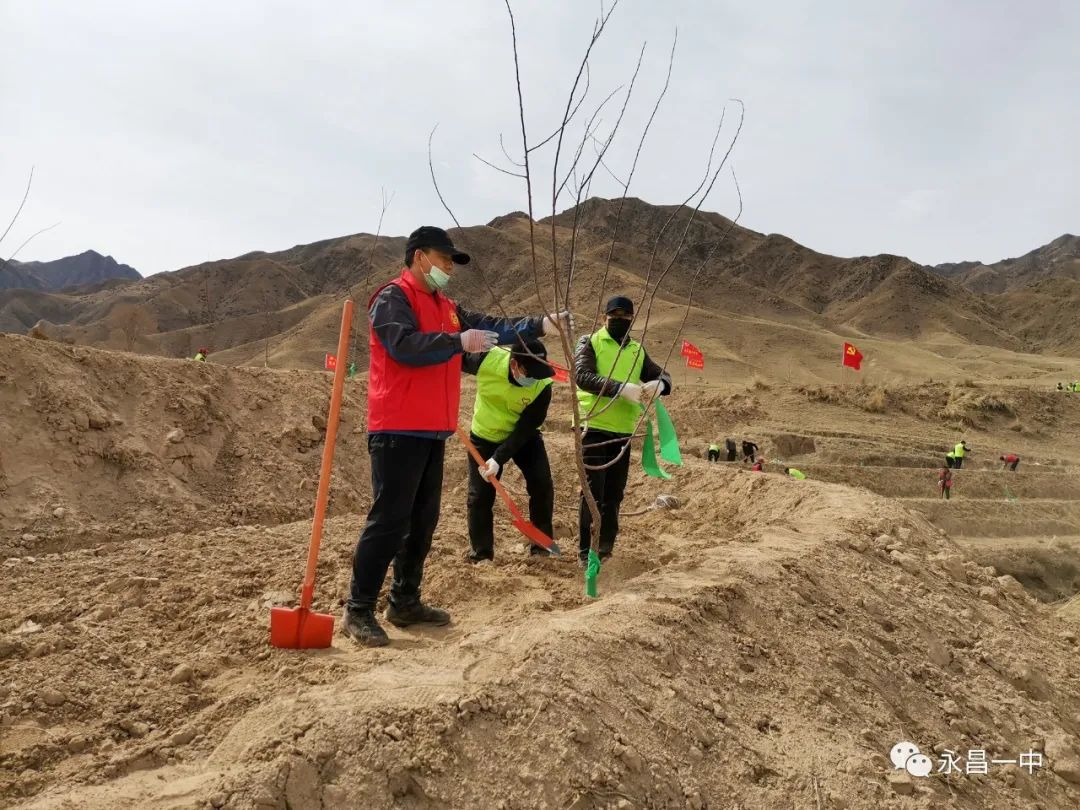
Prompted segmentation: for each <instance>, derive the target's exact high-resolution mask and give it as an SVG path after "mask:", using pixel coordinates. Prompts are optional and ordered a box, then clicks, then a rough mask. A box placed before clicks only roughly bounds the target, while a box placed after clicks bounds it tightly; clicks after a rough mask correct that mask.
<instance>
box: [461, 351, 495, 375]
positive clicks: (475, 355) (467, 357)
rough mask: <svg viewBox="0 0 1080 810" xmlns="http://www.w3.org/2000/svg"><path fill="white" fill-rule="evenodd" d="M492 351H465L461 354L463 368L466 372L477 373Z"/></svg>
mask: <svg viewBox="0 0 1080 810" xmlns="http://www.w3.org/2000/svg"><path fill="white" fill-rule="evenodd" d="M488 354H490V352H465V354H463V355H461V370H462V371H463V372H465V373H466V374H473V375H475V374H476V373H477V372H478V371H480V364H481V363H483V362H484V358H485V357H487V356H488Z"/></svg>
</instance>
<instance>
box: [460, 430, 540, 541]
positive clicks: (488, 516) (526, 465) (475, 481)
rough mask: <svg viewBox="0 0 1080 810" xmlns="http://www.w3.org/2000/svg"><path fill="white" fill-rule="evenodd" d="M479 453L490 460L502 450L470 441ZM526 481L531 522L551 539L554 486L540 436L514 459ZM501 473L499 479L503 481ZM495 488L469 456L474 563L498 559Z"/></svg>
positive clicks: (477, 440) (475, 439)
mask: <svg viewBox="0 0 1080 810" xmlns="http://www.w3.org/2000/svg"><path fill="white" fill-rule="evenodd" d="M470 438H471V439H472V443H473V444H474V445H475V446H476V449H477V451H478V452H479V453H480V455H482V456H483V457H484V458H485V459H488V458H491V456H492V454H493V453H494V452H495V450H496V449H498V447H499V443H498V442H489V441H488V440H487V439H481V438H480V437H479V436H476V435H473V436H471V437H470ZM512 461H513V462H514V463H515V464H517V466H518V469H519V470H521V474H522V476H524V478H525V489H526V490H527V491H528V493H529V521H530V522H531V523H532V524H533V525H534V526H535V527H536V528H538V529H539V530H540V531H542V532H543V533H544V534H546V535H547V536H548V537H551V535H552V526H551V522H552V515H553V513H554V511H555V486H554V484H552V482H551V466H550V465H549V464H548V456H547V449H546V448H545V447H544V438H543V437H542V436H541V435H540V434H539V433H537V434H536V435H535V436H533V438H531V439H529V441H527V442H525V444H523V445H522V446H521V447H520V448H519V449H518V451H517V452H516V453H514V455H513V457H512ZM504 470H505V465H504V468H503V470H499V475H498V478H500V479H501V478H502V474H503V471H504ZM494 505H495V487H493V486H492V485H491V484H489V483H488V482H487V481H486V480H485V479H483V478H481V477H480V468H479V466H477V463H476V462H475V461H474V460H473V457H472V454H470V455H469V545H470V546H471V553H470V556H471V557H472V558H473V559H475V560H491V559H494V557H495V518H494V516H493V515H492V508H493V507H494Z"/></svg>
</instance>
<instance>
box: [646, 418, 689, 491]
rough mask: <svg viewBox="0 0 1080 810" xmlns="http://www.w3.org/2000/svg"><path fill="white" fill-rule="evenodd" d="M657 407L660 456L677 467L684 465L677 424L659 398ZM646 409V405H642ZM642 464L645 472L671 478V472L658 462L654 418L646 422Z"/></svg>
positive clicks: (652, 475)
mask: <svg viewBox="0 0 1080 810" xmlns="http://www.w3.org/2000/svg"><path fill="white" fill-rule="evenodd" d="M654 407H655V409H656V425H657V428H658V429H659V433H660V458H661V459H663V460H664V461H666V462H667V463H668V464H674V465H675V466H676V467H681V466H682V453H681V452H680V451H679V437H678V436H677V435H675V424H674V423H673V422H672V421H671V414H669V413H668V411H667V408H665V407H664V404H663V403H662V402H660V401H659V400H657V401H656V402H655V403H654ZM642 410H645V406H644V405H643V406H642ZM641 466H642V468H643V469H644V470H645V474H646V475H648V476H650V477H652V478H663V479H665V480H666V479H668V478H671V473H669V472H666V471H665V470H662V469H661V468H660V465H659V464H657V462H656V443H655V442H654V440H653V424H652V419H648V420H646V422H645V444H644V446H643V447H642V448H641Z"/></svg>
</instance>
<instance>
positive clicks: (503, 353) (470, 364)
mask: <svg viewBox="0 0 1080 810" xmlns="http://www.w3.org/2000/svg"><path fill="white" fill-rule="evenodd" d="M526 349H527V351H526ZM546 358H547V349H546V348H545V347H544V344H543V343H541V342H540V341H538V340H532V341H528V342H527V343H526V344H525V348H522V347H521V346H516V347H514V348H513V351H511V350H510V349H509V348H505V349H504V348H495V349H492V350H491V351H488V352H484V353H482V354H465V355H464V356H463V358H462V363H461V370H462V371H464V372H465V373H466V374H475V375H476V403H475V405H474V406H473V419H472V429H471V432H472V437H471V438H472V443H473V444H474V445H475V446H476V449H477V451H478V452H479V453H480V455H482V456H483V457H484V458H486V459H487V463H486V464H485V465H484V466H482V467H481V466H479V465H478V464H477V463H476V461H475V460H474V459H473V457H472V455H471V454H470V455H469V545H470V549H469V555H468V559H469V560H470V561H471V562H480V561H482V560H493V559H494V558H495V528H494V520H493V518H492V513H491V510H492V507H493V506H494V504H495V487H493V486H492V485H491V484H490V483H488V479H489V478H491V476H495V477H496V478H501V477H502V473H503V469H504V468H505V467H506V464H507V462H509V461H513V462H514V463H515V464H516V465H517V467H518V469H519V470H521V474H522V476H523V477H524V478H525V488H526V490H527V491H528V493H529V520H530V521H531V522H532V524H533V525H534V526H536V527H537V528H538V529H540V531H542V532H543V533H544V534H546V535H547V536H548V537H551V535H552V525H551V523H552V514H553V512H554V509H555V488H554V486H553V485H552V483H551V467H550V465H549V464H548V456H547V449H546V448H545V447H544V439H543V437H542V436H541V435H540V428H541V426H542V425H543V424H544V420H545V419H547V412H548V406H549V405H550V404H551V377H552V376H553V375H554V373H555V372H554V370H553V369H552V368H551V366H550V365H548V364H547V362H546ZM529 552H530V553H531V554H547V551H546V550H545V549H542V548H540V547H539V546H536V545H532V546H530V547H529Z"/></svg>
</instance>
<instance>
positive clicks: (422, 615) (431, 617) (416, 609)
mask: <svg viewBox="0 0 1080 810" xmlns="http://www.w3.org/2000/svg"><path fill="white" fill-rule="evenodd" d="M386 620H387V621H388V622H390V624H392V625H394V627H408V626H409V625H410V624H437V625H443V624H450V614H449V613H448V612H447V611H445V610H443V609H442V608H437V607H432V606H431V605H425V604H424V603H423V602H413V603H412V604H411V605H404V606H401V607H398V606H397V605H395V604H394V603H393V602H391V603H390V605H389V606H388V607H387V608H386Z"/></svg>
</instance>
